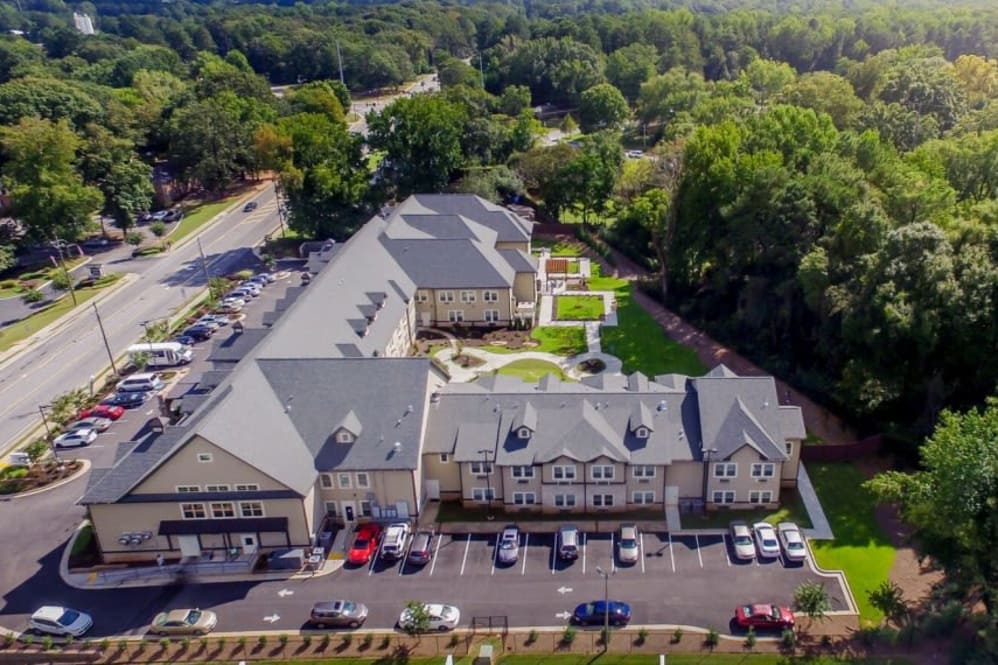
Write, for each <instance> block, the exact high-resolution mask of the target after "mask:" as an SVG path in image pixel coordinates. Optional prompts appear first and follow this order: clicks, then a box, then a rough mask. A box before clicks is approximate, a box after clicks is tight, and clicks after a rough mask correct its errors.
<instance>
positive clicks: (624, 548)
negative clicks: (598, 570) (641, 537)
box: [617, 524, 638, 563]
mask: <svg viewBox="0 0 998 665" xmlns="http://www.w3.org/2000/svg"><path fill="white" fill-rule="evenodd" d="M617 557H618V558H619V559H620V562H621V563H637V561H638V527H637V525H635V524H621V525H620V538H619V539H618V540H617Z"/></svg>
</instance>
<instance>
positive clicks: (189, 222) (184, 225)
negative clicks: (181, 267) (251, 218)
mask: <svg viewBox="0 0 998 665" xmlns="http://www.w3.org/2000/svg"><path fill="white" fill-rule="evenodd" d="M245 193H246V192H239V193H238V194H233V195H232V196H227V197H225V198H224V199H221V200H220V201H214V202H212V203H202V204H201V205H198V206H196V207H194V208H191V210H190V212H187V213H184V218H183V219H181V220H180V223H179V224H177V228H176V229H175V230H174V232H173V233H171V234H170V235H169V236H167V237H168V238H169V239H170V241H172V242H173V244H177V243H178V242H180V241H181V240H183V239H184V238H186V237H187V236H189V235H190V234H192V233H194V232H195V231H197V230H198V229H200V228H201V227H202V226H204V225H205V224H207V223H208V222H210V221H211V220H212V219H214V218H215V215H217V214H219V213H220V212H222V211H223V210H225V209H226V208H228V207H229V206H230V205H232V202H233V201H235V200H236V199H238V198H239V197H240V196H243V195H244V194H245Z"/></svg>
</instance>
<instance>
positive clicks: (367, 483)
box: [354, 471, 371, 490]
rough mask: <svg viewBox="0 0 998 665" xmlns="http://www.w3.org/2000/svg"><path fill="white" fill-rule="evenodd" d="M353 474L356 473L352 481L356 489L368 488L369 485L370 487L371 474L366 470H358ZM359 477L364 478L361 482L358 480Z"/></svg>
mask: <svg viewBox="0 0 998 665" xmlns="http://www.w3.org/2000/svg"><path fill="white" fill-rule="evenodd" d="M355 475H356V477H355V478H354V482H355V483H356V485H357V489H361V490H366V489H370V487H371V474H369V473H368V472H367V471H358V472H357V473H356V474H355ZM361 478H363V479H364V482H363V483H361V482H360V479H361Z"/></svg>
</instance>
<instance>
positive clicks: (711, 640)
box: [703, 627, 721, 649]
mask: <svg viewBox="0 0 998 665" xmlns="http://www.w3.org/2000/svg"><path fill="white" fill-rule="evenodd" d="M720 641H721V634H720V633H719V632H717V628H714V627H711V628H708V629H707V636H706V637H704V638H703V643H704V644H705V645H706V646H708V647H709V648H711V649H713V648H714V647H716V646H717V645H718V643H719V642H720Z"/></svg>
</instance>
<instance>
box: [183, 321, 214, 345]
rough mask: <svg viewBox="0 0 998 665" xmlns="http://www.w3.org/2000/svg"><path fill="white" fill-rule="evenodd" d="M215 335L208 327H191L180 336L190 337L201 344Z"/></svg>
mask: <svg viewBox="0 0 998 665" xmlns="http://www.w3.org/2000/svg"><path fill="white" fill-rule="evenodd" d="M214 334H215V331H214V330H213V329H212V328H210V327H208V326H200V325H198V326H191V327H190V328H187V329H186V330H184V332H183V333H181V335H182V336H185V337H191V338H193V339H195V340H197V341H199V342H203V341H205V340H206V339H211V336H212V335H214Z"/></svg>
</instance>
